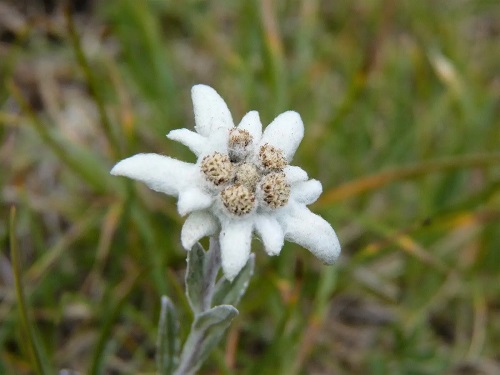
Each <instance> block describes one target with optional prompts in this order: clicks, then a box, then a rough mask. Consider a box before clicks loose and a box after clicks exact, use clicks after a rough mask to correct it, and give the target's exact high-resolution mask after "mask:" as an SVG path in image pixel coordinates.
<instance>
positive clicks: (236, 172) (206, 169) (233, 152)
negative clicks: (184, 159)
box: [200, 128, 290, 216]
mask: <svg viewBox="0 0 500 375" xmlns="http://www.w3.org/2000/svg"><path fill="white" fill-rule="evenodd" d="M252 143H253V138H252V136H251V134H250V133H249V132H248V131H246V130H240V129H237V128H233V129H231V130H230V132H229V138H228V155H225V154H222V153H219V152H215V153H213V154H211V155H208V156H205V157H204V158H203V160H202V161H201V165H200V168H201V171H202V172H203V173H204V175H205V177H206V179H207V180H208V181H210V182H211V183H212V184H213V185H215V188H216V189H217V190H218V191H219V192H220V193H219V196H220V199H221V201H222V204H223V205H224V207H225V208H226V209H227V211H228V212H229V213H231V214H233V215H236V216H243V215H247V214H249V213H250V212H252V211H253V210H254V209H255V208H256V207H257V206H258V205H260V206H262V207H267V208H271V209H277V208H279V207H283V206H285V205H286V204H287V203H288V200H289V198H290V185H289V184H288V182H286V178H285V173H284V171H283V170H284V168H285V167H286V166H287V165H288V163H287V160H286V158H285V156H284V153H283V151H282V150H280V149H279V148H277V147H275V146H272V145H270V144H268V143H266V144H264V145H262V146H261V147H260V148H259V149H258V151H257V154H256V155H253V152H255V151H254V148H253V147H252ZM219 189H222V190H219Z"/></svg>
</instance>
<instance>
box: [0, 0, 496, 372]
mask: <svg viewBox="0 0 500 375" xmlns="http://www.w3.org/2000/svg"><path fill="white" fill-rule="evenodd" d="M49 3H50V2H45V4H49ZM80 3H84V2H80ZM30 4H32V3H30V2H26V3H24V5H21V6H18V7H17V8H16V7H15V6H14V5H13V3H11V2H5V3H4V5H2V6H3V7H4V8H2V9H1V10H2V11H5V9H8V11H9V12H11V13H5V14H8V15H9V16H10V18H9V19H10V20H12V19H17V20H18V21H19V22H17V23H16V22H14V23H13V22H6V21H5V19H6V18H5V16H4V17H0V23H1V25H0V31H1V38H0V69H1V70H0V74H1V77H2V82H3V83H4V84H3V85H2V86H1V87H0V103H1V109H0V123H1V127H0V138H1V141H2V142H1V148H0V160H1V168H2V173H1V177H0V186H1V193H2V204H1V208H0V209H1V211H2V215H1V217H2V219H1V220H2V221H1V223H2V225H0V236H1V238H2V243H3V246H2V253H1V257H0V292H1V294H0V295H1V297H0V322H1V324H0V348H1V350H0V353H1V356H0V373H6V374H24V373H26V374H28V373H31V372H32V371H34V368H35V367H33V366H34V365H33V363H32V361H31V357H30V345H29V342H30V340H27V339H26V338H25V337H24V336H23V333H22V332H21V331H20V328H19V327H20V325H21V323H22V321H21V316H20V314H19V313H18V306H17V301H16V294H15V288H14V285H15V282H14V279H15V278H14V274H13V268H12V266H11V264H12V259H11V258H10V255H9V251H8V248H9V235H8V217H9V210H10V207H11V206H15V207H16V208H17V216H18V219H17V225H16V228H15V231H16V237H17V241H18V245H19V246H18V247H19V256H20V258H21V259H20V261H21V268H22V280H23V285H24V292H25V294H26V297H27V300H28V306H29V307H28V309H29V315H30V317H31V318H30V319H31V322H32V324H33V325H34V326H35V325H36V330H35V331H36V335H37V336H38V337H39V338H40V341H41V342H42V343H43V344H42V346H43V348H44V349H43V352H44V353H45V354H43V355H44V356H45V357H46V358H44V360H45V361H46V362H48V363H51V364H52V367H53V368H55V369H62V368H67V369H74V370H78V371H80V373H90V374H97V373H106V374H113V373H139V372H142V373H153V372H154V370H155V368H154V345H155V340H156V332H155V329H156V323H157V318H158V313H159V307H160V295H162V294H168V295H169V296H170V297H171V298H172V299H173V300H174V301H175V303H176V304H177V306H178V308H179V309H180V316H181V317H183V332H184V334H186V330H187V327H188V325H189V323H190V319H191V317H190V315H189V314H190V313H189V310H188V308H187V306H186V300H185V297H184V294H183V289H182V288H183V286H182V277H183V271H184V268H185V252H184V251H183V250H182V248H181V246H180V241H179V234H180V228H181V225H182V222H183V219H182V218H180V217H179V216H178V214H177V212H176V208H175V202H174V200H173V199H171V198H168V197H165V196H162V195H160V194H156V193H154V192H152V191H149V190H148V189H146V188H145V187H144V186H141V185H140V184H135V183H131V182H129V181H125V180H124V179H118V178H112V177H111V176H109V175H108V171H109V170H110V168H111V167H112V165H113V164H114V163H115V162H116V161H117V160H119V159H120V158H122V157H124V156H127V155H132V154H135V153H138V152H158V153H163V154H168V155H172V156H175V157H178V158H180V159H183V160H188V161H193V160H194V157H193V155H192V154H191V153H190V152H189V151H188V150H186V149H185V148H183V147H182V146H180V145H177V144H174V143H173V142H171V141H168V140H167V139H166V138H165V134H166V133H168V131H169V130H171V129H176V128H180V127H188V128H190V127H192V126H193V115H192V106H191V100H190V96H189V95H190V88H191V86H192V85H194V84H197V83H205V84H209V85H211V86H213V87H214V88H215V89H216V90H217V91H218V92H219V93H220V94H221V95H222V97H224V98H225V99H226V101H227V102H228V105H229V108H230V109H231V111H232V113H233V118H234V120H235V122H238V121H239V119H240V118H241V117H242V116H243V115H244V114H245V113H246V111H249V110H252V109H256V110H258V111H259V112H260V115H261V119H262V121H263V123H264V124H268V123H269V122H270V121H272V119H273V118H274V116H276V115H277V114H279V113H281V112H282V111H284V110H287V109H293V110H296V111H298V112H299V113H300V114H301V116H302V118H303V120H304V123H305V127H306V135H305V138H304V140H303V142H302V144H301V146H300V148H299V150H298V153H297V155H296V157H295V160H294V164H296V165H299V166H301V167H303V168H304V169H306V170H307V171H308V172H309V175H310V176H311V177H313V178H317V179H319V180H321V181H322V183H323V187H324V190H325V193H324V196H323V197H322V199H320V201H319V202H317V203H316V204H315V205H314V206H313V209H314V210H315V211H317V212H319V213H321V214H322V215H323V216H324V217H325V218H327V219H328V220H329V221H330V222H331V223H332V225H333V227H334V228H335V229H336V230H337V232H338V235H339V238H340V240H341V243H342V245H343V256H342V258H341V260H340V261H339V263H338V264H337V265H336V266H334V267H325V266H323V265H321V264H320V263H319V262H318V261H317V260H316V259H314V257H313V256H311V255H310V254H309V253H307V251H305V250H304V249H301V248H300V247H298V246H296V245H293V244H287V245H286V246H285V248H284V250H283V252H282V254H281V256H280V257H278V258H269V257H267V256H266V255H264V253H263V251H261V245H260V243H259V242H258V241H254V244H253V249H254V250H255V252H256V253H257V271H256V275H255V276H254V278H253V279H252V282H251V285H250V288H249V290H248V292H247V295H246V296H245V298H244V300H243V301H242V304H241V306H240V316H239V317H238V318H237V321H236V322H235V324H234V326H233V327H232V328H231V329H230V331H229V333H228V336H227V340H226V341H225V344H224V345H222V346H221V347H220V348H219V349H218V351H217V352H216V353H215V354H214V355H212V357H211V359H210V360H209V361H208V362H207V364H206V365H205V367H204V368H203V371H202V373H206V374H210V373H222V374H241V373H243V374H293V373H296V374H367V373H369V374H388V373H391V374H441V373H448V374H458V373H460V374H473V373H481V371H482V373H486V374H490V373H491V374H495V373H498V371H500V363H499V362H500V353H499V352H498V348H500V297H499V296H500V273H499V269H500V230H499V227H500V226H499V223H500V194H499V186H500V185H499V182H500V153H499V148H500V147H499V146H500V123H499V118H500V116H499V115H500V106H499V103H500V75H499V72H498V66H499V64H500V48H498V47H499V46H500V44H499V38H500V28H499V26H498V25H500V4H498V3H496V2H492V1H486V0H476V1H455V2H449V1H430V0H427V1H401V2H397V1H391V0H385V1H382V0H373V1H352V2H347V1H344V2H330V1H319V0H307V1H288V2H284V1H279V2H272V1H270V0H260V1H234V0H231V1H229V0H225V1H219V2H202V1H194V0H193V1H185V2H168V1H160V0H150V1H134V0H117V1H112V2H102V3H98V2H96V4H95V5H94V6H92V7H88V9H78V12H75V13H74V14H73V16H72V18H73V21H74V23H75V30H74V32H72V30H71V28H69V27H68V22H67V21H68V18H67V17H65V16H64V12H62V9H60V8H58V7H57V6H56V8H55V9H50V11H47V7H46V8H45V9H44V8H43V7H42V6H41V5H30ZM14 16H18V18H16V17H14Z"/></svg>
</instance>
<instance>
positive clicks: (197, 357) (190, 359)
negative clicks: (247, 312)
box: [175, 305, 238, 375]
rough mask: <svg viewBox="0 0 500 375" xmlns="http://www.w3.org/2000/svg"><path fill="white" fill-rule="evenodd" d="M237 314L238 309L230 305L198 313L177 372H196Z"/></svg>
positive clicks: (183, 374)
mask: <svg viewBox="0 0 500 375" xmlns="http://www.w3.org/2000/svg"><path fill="white" fill-rule="evenodd" d="M237 314H238V310H236V309H235V308H234V307H233V306H229V305H222V306H216V307H214V308H212V309H210V310H208V311H205V312H203V313H201V314H198V315H197V316H196V318H195V320H194V322H193V325H192V326H191V333H190V334H189V336H188V338H187V340H186V343H185V344H184V349H183V351H182V355H181V361H180V365H179V367H178V368H177V370H176V372H175V374H177V375H180V374H182V375H188V374H194V373H195V372H196V370H198V369H199V368H200V366H201V364H202V363H203V361H205V359H206V358H207V357H208V355H209V354H210V352H211V351H212V350H213V349H214V348H215V346H216V345H217V344H218V343H219V341H220V340H221V338H222V336H223V335H224V332H225V331H226V329H227V328H228V327H229V324H231V321H232V320H233V318H234V317H235V316H236V315H237Z"/></svg>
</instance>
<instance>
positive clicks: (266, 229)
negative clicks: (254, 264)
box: [255, 214, 285, 255]
mask: <svg viewBox="0 0 500 375" xmlns="http://www.w3.org/2000/svg"><path fill="white" fill-rule="evenodd" d="M255 230H256V231H257V233H258V235H259V237H260V238H261V239H262V242H263V243H264V249H265V250H266V253H268V254H269V255H278V254H279V253H280V251H281V248H282V247H283V243H284V241H285V236H284V233H283V229H281V226H280V224H279V223H278V220H276V219H275V218H274V217H272V216H271V215H266V214H264V215H257V217H256V218H255Z"/></svg>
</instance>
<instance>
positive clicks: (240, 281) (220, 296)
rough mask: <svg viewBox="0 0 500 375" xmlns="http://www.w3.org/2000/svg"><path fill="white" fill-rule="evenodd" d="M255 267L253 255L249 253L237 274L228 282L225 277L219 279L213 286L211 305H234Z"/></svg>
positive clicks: (242, 292) (244, 289)
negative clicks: (245, 262) (243, 265)
mask: <svg viewBox="0 0 500 375" xmlns="http://www.w3.org/2000/svg"><path fill="white" fill-rule="evenodd" d="M254 267H255V255H254V254H251V255H250V258H249V259H248V262H247V264H246V265H245V267H243V269H242V270H241V271H240V273H239V274H238V276H236V278H235V279H234V280H233V282H230V281H229V280H227V279H226V278H222V279H221V280H219V282H218V284H217V286H216V287H215V292H214V296H213V299H212V305H213V306H218V305H234V306H236V305H237V304H238V302H239V301H240V299H241V297H242V296H243V294H245V291H246V290H247V287H248V283H249V282H250V278H251V277H252V275H253V270H254Z"/></svg>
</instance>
